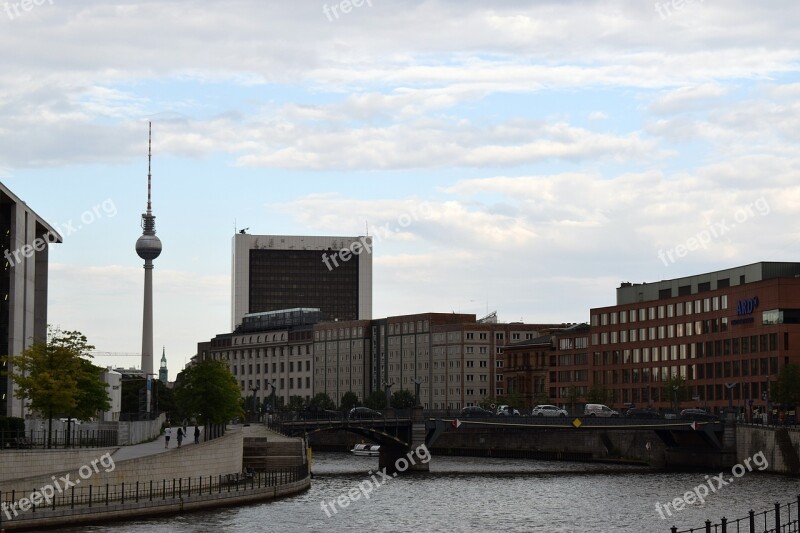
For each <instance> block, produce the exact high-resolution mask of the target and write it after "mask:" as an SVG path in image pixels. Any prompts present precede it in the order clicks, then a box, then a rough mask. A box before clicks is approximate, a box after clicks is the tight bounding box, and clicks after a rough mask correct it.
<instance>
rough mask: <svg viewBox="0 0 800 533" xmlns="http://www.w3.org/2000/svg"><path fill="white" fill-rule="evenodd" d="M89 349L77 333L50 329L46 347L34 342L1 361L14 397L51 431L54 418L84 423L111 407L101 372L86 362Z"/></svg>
mask: <svg viewBox="0 0 800 533" xmlns="http://www.w3.org/2000/svg"><path fill="white" fill-rule="evenodd" d="M92 350H94V346H92V345H90V344H89V343H88V341H87V339H86V336H84V335H83V334H82V333H81V332H79V331H61V330H60V329H55V328H52V327H51V328H49V329H48V341H47V343H46V344H45V343H40V342H37V343H34V344H33V346H31V347H30V348H28V349H27V350H25V351H24V352H22V353H21V354H20V355H17V356H6V357H4V358H3V359H4V360H5V361H6V362H7V363H8V368H9V372H8V374H9V376H10V377H11V380H12V381H13V382H14V383H15V384H16V386H17V395H18V396H19V397H20V398H24V399H26V400H27V401H28V406H29V407H30V409H31V410H33V411H35V412H37V413H39V414H40V415H41V416H42V417H44V418H47V419H48V420H49V424H50V428H51V429H52V420H53V418H54V417H57V416H67V417H70V418H78V419H84V420H85V419H89V418H92V417H93V416H95V415H96V414H97V412H98V411H104V410H107V409H109V408H110V407H111V402H110V400H109V397H108V393H107V391H106V387H107V386H108V385H107V384H106V383H105V382H104V381H103V380H102V378H101V373H102V371H103V370H102V368H100V367H97V366H95V365H93V364H92V363H91V361H89V358H91V353H90V352H91V351H92ZM50 433H52V432H50Z"/></svg>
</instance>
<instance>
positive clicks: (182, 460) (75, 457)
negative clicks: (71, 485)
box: [0, 430, 244, 493]
mask: <svg viewBox="0 0 800 533" xmlns="http://www.w3.org/2000/svg"><path fill="white" fill-rule="evenodd" d="M243 444H244V442H243V433H242V432H241V431H236V430H234V431H230V432H229V433H228V434H227V435H225V436H224V437H220V438H218V439H214V440H212V441H208V442H204V443H201V444H194V445H192V446H187V447H185V448H180V449H174V450H172V451H170V452H167V453H158V454H156V455H149V456H145V457H141V458H137V459H129V460H126V461H119V462H116V463H115V464H114V470H113V471H109V472H106V468H104V467H103V464H110V463H109V462H108V460H106V462H105V463H98V464H97V467H98V468H97V469H98V472H94V470H92V472H93V473H92V475H91V477H88V479H87V481H86V482H85V483H86V484H88V483H91V484H93V485H105V484H106V483H108V484H111V485H113V484H121V483H126V484H129V483H135V482H136V481H139V482H140V483H141V482H148V481H150V480H153V481H161V480H163V479H173V478H175V479H177V478H187V477H192V478H195V477H199V476H203V477H208V476H218V475H219V474H226V473H231V474H233V473H236V472H241V471H242V450H243ZM114 450H116V448H114V449H86V450H75V451H73V450H64V451H59V452H43V451H24V452H18V451H14V452H10V455H11V456H16V457H7V456H6V455H5V454H6V452H3V459H4V462H3V473H4V474H5V475H7V476H8V475H9V474H10V475H17V476H19V474H20V473H29V472H31V465H32V464H33V465H35V468H34V471H35V473H34V474H33V475H29V476H28V477H25V478H24V479H13V480H12V479H9V478H8V477H7V478H6V479H5V480H3V482H2V483H0V490H2V491H3V492H4V493H6V492H8V491H11V490H16V491H21V492H28V493H30V492H31V490H32V489H33V488H38V487H42V486H45V485H49V484H51V483H53V480H52V476H54V475H55V476H56V477H57V478H58V477H61V476H65V475H67V474H70V479H71V480H75V479H78V478H79V469H80V468H81V467H83V466H84V465H91V462H92V461H95V460H98V459H101V457H102V456H103V455H104V453H107V452H113V451H114ZM9 459H11V460H14V461H16V462H15V463H13V464H15V465H16V468H14V469H13V470H12V469H11V468H6V464H8V463H6V461H8V460H9ZM65 464H67V465H69V466H66V467H65V466H64V465H65ZM89 480H90V481H89ZM76 492H77V489H76Z"/></svg>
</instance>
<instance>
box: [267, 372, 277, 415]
mask: <svg viewBox="0 0 800 533" xmlns="http://www.w3.org/2000/svg"><path fill="white" fill-rule="evenodd" d="M276 381H277V380H275V379H273V380H272V381H271V382H269V383H268V385H269V386H270V387H272V398H271V400H270V404H269V408H270V411H272V413H273V414H274V413H275V389H277V388H278V387H276V386H275V382H276Z"/></svg>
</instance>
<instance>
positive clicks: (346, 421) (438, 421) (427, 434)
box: [278, 408, 730, 473]
mask: <svg viewBox="0 0 800 533" xmlns="http://www.w3.org/2000/svg"><path fill="white" fill-rule="evenodd" d="M278 426H279V428H280V430H281V431H282V432H284V433H285V434H287V435H291V436H301V435H310V434H313V433H317V432H324V431H337V430H343V431H348V432H350V433H354V434H357V435H359V436H362V437H364V438H366V439H369V440H371V441H373V442H375V443H378V444H380V445H381V455H380V461H379V467H380V468H384V467H385V468H387V471H388V472H390V473H392V471H393V468H394V464H395V463H396V461H397V460H398V459H399V458H402V457H404V456H407V455H408V453H409V452H411V451H413V450H414V449H415V448H417V447H419V446H422V445H423V444H424V445H425V446H426V447H428V448H430V447H431V446H433V444H434V443H435V442H436V441H437V440H438V439H439V437H441V436H442V435H443V434H445V433H448V432H454V431H469V430H470V429H477V428H482V429H484V430H487V429H488V430H494V429H496V430H498V431H503V430H513V431H515V432H541V431H564V432H598V431H603V432H607V431H610V430H629V431H652V432H654V433H655V434H656V435H657V436H658V437H659V439H661V441H662V442H663V443H664V444H665V446H666V447H667V448H675V449H692V450H701V451H702V452H705V453H707V452H715V451H721V450H723V448H725V447H726V442H727V441H728V439H726V438H725V437H724V435H725V431H724V430H725V424H723V423H722V422H693V421H691V420H679V419H673V420H664V419H634V418H595V417H587V416H573V417H562V418H549V417H532V416H493V417H489V418H458V417H455V416H447V413H436V412H427V413H426V412H424V411H423V409H422V408H416V409H413V410H403V411H400V410H393V409H386V410H385V411H384V413H383V416H381V417H375V418H354V419H350V418H347V417H346V416H344V415H342V416H339V417H326V416H317V417H313V418H312V417H306V418H305V419H303V420H293V421H282V422H279V423H278ZM728 445H730V443H728ZM411 469H412V470H419V471H427V470H428V465H427V464H417V465H412V468H411Z"/></svg>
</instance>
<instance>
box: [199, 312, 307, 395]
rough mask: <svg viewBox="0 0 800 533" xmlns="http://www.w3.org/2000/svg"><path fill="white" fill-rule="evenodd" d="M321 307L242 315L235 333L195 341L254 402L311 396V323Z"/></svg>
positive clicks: (201, 356)
mask: <svg viewBox="0 0 800 533" xmlns="http://www.w3.org/2000/svg"><path fill="white" fill-rule="evenodd" d="M320 318H321V311H320V310H319V309H306V308H301V309H287V310H281V311H271V312H265V313H252V314H248V315H245V316H244V317H243V319H242V323H241V324H240V325H239V327H238V328H237V329H236V331H234V332H233V333H225V334H222V335H217V336H216V337H214V338H213V339H212V340H211V341H210V342H201V343H198V345H197V353H198V356H199V357H198V358H199V359H200V360H206V359H213V360H217V361H224V362H226V363H227V364H228V367H229V368H230V371H231V373H232V374H233V375H234V377H235V378H236V381H237V383H238V384H239V389H240V391H241V394H242V397H243V398H247V397H252V396H255V397H256V398H257V400H258V403H260V404H264V403H271V402H272V401H273V399H274V401H275V404H276V405H277V404H280V403H283V404H284V405H285V404H286V403H288V402H289V399H290V398H291V397H292V396H299V397H301V398H303V399H304V400H310V399H311V397H312V396H313V393H314V382H313V380H314V374H313V369H312V366H313V352H312V350H313V348H314V343H313V338H312V332H313V329H312V328H313V326H314V324H316V323H317V322H318V321H319V320H320Z"/></svg>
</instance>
